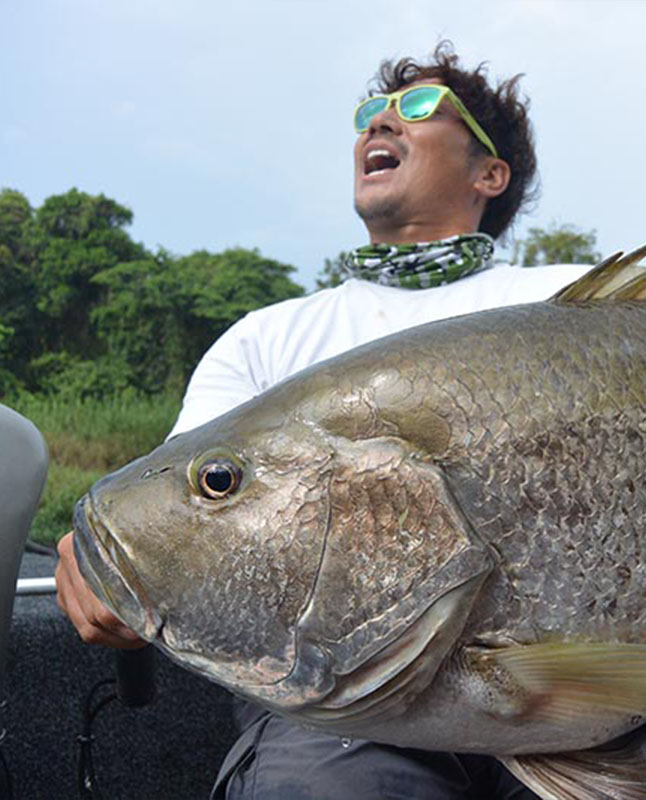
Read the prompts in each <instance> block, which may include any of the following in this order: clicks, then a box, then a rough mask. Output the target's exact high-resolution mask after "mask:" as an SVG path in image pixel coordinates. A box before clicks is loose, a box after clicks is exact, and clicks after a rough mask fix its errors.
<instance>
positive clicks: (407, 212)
mask: <svg viewBox="0 0 646 800" xmlns="http://www.w3.org/2000/svg"><path fill="white" fill-rule="evenodd" d="M416 83H419V84H428V83H440V81H439V80H437V79H428V78H427V79H424V80H420V81H417V82H416ZM411 85H414V84H411ZM471 144H472V134H471V133H470V131H469V130H468V128H467V127H466V125H464V124H463V123H462V120H461V118H460V115H459V114H458V112H457V110H456V109H455V108H454V106H453V105H452V104H451V102H450V101H448V100H447V99H446V98H445V99H444V100H443V101H442V103H441V105H440V107H439V108H438V109H437V110H436V111H435V113H434V114H433V115H432V116H431V117H429V119H426V120H422V121H421V122H404V121H403V120H402V119H400V117H399V116H398V114H397V111H396V110H395V107H394V106H390V108H388V109H387V110H386V111H383V112H381V113H380V114H377V115H375V116H374V117H373V119H372V120H371V125H370V127H369V128H368V130H367V131H366V132H365V133H362V134H360V135H359V137H358V138H357V143H356V145H355V148H354V164H355V181H354V192H355V208H356V210H357V213H358V214H359V216H360V217H361V218H362V219H363V220H364V222H365V223H366V226H367V227H368V230H369V231H370V233H371V234H372V236H373V241H379V240H380V235H379V234H380V232H382V233H383V232H387V231H391V232H392V231H393V230H397V229H399V230H401V229H403V228H406V227H408V228H411V227H412V228H414V229H416V230H420V231H423V230H426V229H427V228H428V227H429V225H430V226H431V230H434V227H433V226H436V227H439V228H440V229H442V221H443V220H446V221H447V222H448V221H450V220H452V219H456V215H457V216H459V215H460V212H461V210H462V208H463V204H464V203H467V204H469V203H473V202H474V190H473V184H474V181H475V175H476V171H475V167H474V158H473V156H472V155H470V153H471V149H470V148H471ZM440 235H450V231H449V232H445V233H441V234H440ZM429 238H439V235H436V236H431V237H429ZM382 240H383V239H382ZM418 240H421V239H418Z"/></svg>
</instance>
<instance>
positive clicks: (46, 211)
mask: <svg viewBox="0 0 646 800" xmlns="http://www.w3.org/2000/svg"><path fill="white" fill-rule="evenodd" d="M132 219H133V215H132V212H131V211H130V210H129V209H127V208H125V207H124V206H122V205H120V204H119V203H117V202H116V201H114V200H112V199H110V198H108V197H105V196H104V195H102V194H101V195H98V196H92V195H89V194H87V193H85V192H81V191H78V190H77V189H71V190H70V191H68V192H66V193H65V194H60V195H54V196H51V197H49V198H47V199H46V200H45V201H44V202H43V203H42V205H41V206H40V207H39V208H32V206H31V205H30V203H29V201H28V199H27V198H26V197H25V196H24V195H23V194H22V193H21V192H19V191H16V190H13V189H3V190H2V191H1V192H0V396H6V395H7V394H12V393H15V392H16V391H20V390H28V391H30V392H37V393H56V394H63V395H65V394H70V395H74V396H76V397H88V396H91V397H96V398H101V397H105V396H110V395H114V394H117V393H119V392H121V391H124V390H129V391H135V392H141V393H144V394H154V393H157V392H160V391H164V390H172V391H176V392H181V391H182V389H183V387H184V385H185V383H186V380H187V378H188V376H189V375H190V372H191V371H192V369H193V368H194V366H195V364H196V363H197V361H198V360H199V358H200V356H201V355H202V354H203V353H204V351H205V350H206V349H207V348H208V347H209V345H210V344H211V343H212V342H213V341H214V340H215V339H216V338H217V337H218V336H219V335H220V334H221V333H223V332H224V331H225V330H226V328H228V327H229V326H230V325H231V324H232V323H233V322H235V321H236V320H237V319H239V318H240V317H241V316H243V315H244V314H245V313H247V312H248V311H251V310H253V309H256V308H260V307H262V306H265V305H267V304H269V303H274V302H277V301H279V300H284V299H287V298H290V297H298V296H299V295H302V294H303V291H304V290H303V287H302V286H300V285H299V284H297V283H296V282H295V281H294V280H293V279H292V277H291V276H292V274H293V273H294V272H295V270H296V268H295V267H294V266H292V265H289V264H283V263H280V262H278V261H275V260H273V259H270V258H266V257H264V256H263V255H261V254H260V253H259V252H258V251H257V250H249V249H244V248H233V249H228V250H225V251H223V252H221V253H211V252H208V251H206V250H200V251H196V252H194V253H192V254H190V255H188V256H179V257H178V256H175V255H173V254H171V253H169V252H168V251H167V250H164V249H163V248H160V249H158V250H157V252H151V251H150V250H148V249H146V248H145V247H144V246H143V245H142V244H140V243H137V242H134V241H133V240H132V238H131V236H130V234H129V233H128V231H127V227H128V226H129V225H130V224H131V222H132Z"/></svg>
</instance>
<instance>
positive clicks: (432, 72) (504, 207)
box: [370, 40, 538, 238]
mask: <svg viewBox="0 0 646 800" xmlns="http://www.w3.org/2000/svg"><path fill="white" fill-rule="evenodd" d="M521 77H522V75H515V76H514V77H513V78H510V79H509V80H506V81H503V82H502V83H500V84H499V85H498V86H497V87H496V88H495V89H492V88H491V86H489V84H488V82H487V66H486V64H485V63H483V64H479V65H478V66H477V67H476V68H475V69H474V70H472V71H470V72H469V71H467V70H465V69H462V68H461V66H460V59H459V57H458V56H457V55H456V53H455V50H454V47H453V44H452V43H451V42H450V41H448V40H443V41H441V42H439V44H438V45H437V47H436V48H435V51H434V52H433V54H432V56H431V61H430V62H429V63H427V64H419V63H418V62H416V61H415V60H414V59H412V58H401V59H400V60H399V61H397V62H396V63H393V61H390V60H389V61H383V62H382V63H381V65H380V67H379V70H378V72H377V74H376V75H375V77H374V79H373V82H374V83H375V86H376V89H375V91H377V92H380V93H384V94H389V93H391V92H396V91H398V90H399V89H401V88H402V87H403V86H406V85H408V84H409V83H413V82H414V81H418V80H420V79H424V78H437V79H439V80H440V81H441V82H442V84H444V85H445V86H448V87H450V88H451V89H453V91H454V92H455V93H456V94H457V95H458V97H459V98H460V99H461V100H462V102H463V103H464V104H465V106H466V107H467V108H468V109H469V111H470V112H471V114H473V116H474V117H475V118H476V119H477V120H478V122H479V123H480V125H481V126H482V128H483V129H484V130H485V131H486V132H487V133H488V134H489V136H490V137H491V139H492V140H493V143H494V144H495V145H496V149H497V151H498V154H499V156H500V158H502V159H503V160H504V161H506V162H507V163H508V164H509V167H510V170H511V178H510V181H509V186H508V187H507V189H506V190H505V191H504V192H503V193H502V194H501V195H499V196H498V197H494V198H492V199H490V200H489V201H488V202H487V206H486V208H485V211H484V214H483V215H482V219H481V220H480V225H479V230H481V231H483V232H484V233H488V234H489V235H490V236H493V237H494V238H497V237H498V236H500V235H501V234H502V233H504V232H505V231H506V230H507V228H509V226H510V225H511V223H512V221H513V219H514V217H515V216H516V214H518V213H519V212H520V211H522V210H525V209H526V208H527V207H528V206H529V205H530V204H532V203H533V202H534V201H535V200H536V198H537V196H538V186H537V178H536V153H535V152H534V136H533V133H532V127H531V123H530V121H529V117H528V114H527V111H528V108H529V100H528V99H527V98H523V100H522V101H521V100H520V99H519V97H518V82H519V81H520V79H521ZM373 93H374V91H371V92H370V94H373ZM471 141H472V153H473V155H474V157H476V156H479V155H481V154H482V153H488V152H489V151H488V150H487V149H486V148H485V147H484V146H483V145H482V144H481V143H480V142H479V141H478V140H477V139H476V138H475V137H471Z"/></svg>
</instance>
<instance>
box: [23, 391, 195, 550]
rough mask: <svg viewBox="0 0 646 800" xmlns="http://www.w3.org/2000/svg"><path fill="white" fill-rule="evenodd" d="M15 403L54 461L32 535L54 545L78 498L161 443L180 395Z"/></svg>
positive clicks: (33, 397) (68, 525)
mask: <svg viewBox="0 0 646 800" xmlns="http://www.w3.org/2000/svg"><path fill="white" fill-rule="evenodd" d="M10 405H11V407H12V408H14V409H15V410H16V411H19V412H20V413H21V414H23V415H24V416H25V417H28V418H29V419H30V420H31V421H32V422H33V423H34V424H35V425H36V426H37V427H38V428H39V430H40V432H41V433H42V434H43V436H44V437H45V441H46V442H47V446H48V447H49V457H50V466H49V472H48V475H47V484H46V486H45V491H44V493H43V497H42V500H41V502H40V506H39V508H38V512H37V513H36V517H35V519H34V522H33V525H32V529H31V532H30V537H31V538H32V539H34V540H36V541H39V542H43V543H50V544H53V543H55V542H56V541H58V539H60V538H61V536H63V535H64V534H65V533H67V531H69V530H70V529H71V524H72V513H73V510H74V504H75V503H76V501H77V500H78V499H79V498H80V497H81V496H82V495H83V494H85V492H86V491H87V490H88V489H89V488H90V486H91V485H92V484H93V483H94V482H95V481H97V480H98V479H99V478H100V477H102V476H103V475H105V474H106V473H107V472H112V471H113V470H114V469H116V468H117V467H120V466H122V465H123V464H127V463H128V462H129V461H132V460H133V459H134V458H137V457H138V456H141V455H144V454H145V453H148V452H149V451H150V450H152V449H153V448H154V447H156V446H157V445H158V444H160V443H161V442H162V441H163V440H164V438H165V437H166V436H167V434H168V432H169V431H170V429H171V427H172V425H173V422H174V421H175V418H176V417H177V414H178V412H179V407H180V398H179V397H177V396H174V395H170V394H163V395H157V396H154V397H141V396H135V395H124V396H122V397H114V398H110V399H107V400H104V401H98V400H94V399H85V400H79V399H71V400H68V399H65V400H62V399H61V398H57V397H44V396H41V395H28V394H25V395H21V396H20V397H19V398H17V399H16V400H15V401H14V402H11V403H10Z"/></svg>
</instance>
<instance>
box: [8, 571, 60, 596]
mask: <svg viewBox="0 0 646 800" xmlns="http://www.w3.org/2000/svg"><path fill="white" fill-rule="evenodd" d="M16 594H17V595H39V594H56V578H55V577H54V576H53V575H52V577H51V578H18V580H17V582H16Z"/></svg>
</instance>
